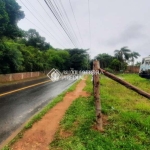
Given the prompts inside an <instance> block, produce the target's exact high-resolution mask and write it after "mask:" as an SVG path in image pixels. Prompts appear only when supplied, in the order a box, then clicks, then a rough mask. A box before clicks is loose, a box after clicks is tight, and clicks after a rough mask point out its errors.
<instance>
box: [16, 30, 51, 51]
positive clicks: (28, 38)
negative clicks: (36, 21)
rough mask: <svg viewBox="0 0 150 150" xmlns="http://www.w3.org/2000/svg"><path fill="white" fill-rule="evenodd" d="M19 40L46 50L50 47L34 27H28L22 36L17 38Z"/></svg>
mask: <svg viewBox="0 0 150 150" xmlns="http://www.w3.org/2000/svg"><path fill="white" fill-rule="evenodd" d="M19 42H20V43H24V44H26V45H27V46H33V47H35V48H39V49H40V50H48V49H50V48H52V46H51V45H50V44H49V43H47V42H45V38H44V37H41V36H40V35H39V33H38V32H37V31H36V30H35V29H29V30H28V31H26V32H24V38H22V39H19Z"/></svg>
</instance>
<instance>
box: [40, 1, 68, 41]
mask: <svg viewBox="0 0 150 150" xmlns="http://www.w3.org/2000/svg"><path fill="white" fill-rule="evenodd" d="M37 1H38V3H39V4H40V6H41V7H42V9H43V10H44V12H45V13H46V14H47V16H48V17H49V18H50V20H51V21H52V22H53V24H54V25H55V27H56V28H57V29H58V30H59V32H61V34H62V35H63V34H64V32H62V30H60V28H59V27H58V24H56V23H55V21H54V20H53V19H52V17H51V15H50V14H49V13H48V12H47V11H46V9H45V8H44V7H43V5H42V4H41V2H40V0H37ZM64 35H65V36H66V34H64ZM65 39H66V38H65ZM67 40H68V38H67V39H66V41H67ZM67 42H68V41H67ZM69 42H70V41H69Z"/></svg>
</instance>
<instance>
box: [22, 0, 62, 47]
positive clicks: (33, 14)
mask: <svg viewBox="0 0 150 150" xmlns="http://www.w3.org/2000/svg"><path fill="white" fill-rule="evenodd" d="M20 1H21V3H22V4H23V6H24V7H26V8H27V9H28V10H29V12H30V13H31V14H32V15H33V16H34V17H35V18H36V19H37V20H38V21H39V22H40V24H41V25H42V26H44V28H45V25H44V24H43V23H42V22H41V21H40V20H39V19H38V18H37V17H36V16H35V15H34V14H33V13H32V11H31V10H30V9H29V8H28V7H27V6H26V5H25V4H24V3H23V2H22V0H20ZM47 31H48V30H47ZM48 32H49V31H48ZM49 33H50V32H49ZM50 35H51V37H52V38H53V40H54V41H57V42H58V43H59V45H61V46H62V47H63V48H64V46H63V45H62V44H61V43H60V42H59V41H58V40H57V39H56V38H55V37H54V36H53V34H51V33H50Z"/></svg>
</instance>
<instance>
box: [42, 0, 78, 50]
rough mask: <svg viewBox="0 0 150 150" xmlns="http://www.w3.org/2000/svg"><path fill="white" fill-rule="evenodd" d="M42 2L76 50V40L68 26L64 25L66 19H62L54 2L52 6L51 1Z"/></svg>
mask: <svg viewBox="0 0 150 150" xmlns="http://www.w3.org/2000/svg"><path fill="white" fill-rule="evenodd" d="M44 1H45V3H46V5H47V6H48V7H49V9H50V10H51V12H52V13H53V15H54V17H55V18H56V20H57V21H58V23H59V24H60V26H61V27H62V29H63V30H64V32H65V33H66V35H67V36H68V38H69V39H70V41H71V42H72V44H73V45H74V46H75V47H76V48H77V47H78V45H77V43H76V39H75V38H74V35H73V34H72V32H71V30H70V28H69V26H68V24H67V23H66V19H65V18H64V15H63V14H62V11H61V10H60V8H59V6H58V5H57V4H56V3H55V2H53V3H54V4H53V3H52V1H51V0H44Z"/></svg>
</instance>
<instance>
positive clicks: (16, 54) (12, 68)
mask: <svg viewBox="0 0 150 150" xmlns="http://www.w3.org/2000/svg"><path fill="white" fill-rule="evenodd" d="M0 50H1V51H0V62H1V63H0V73H4V74H6V73H11V72H18V71H21V70H22V69H23V68H22V63H23V56H22V53H21V52H20V51H19V50H18V49H17V48H16V47H15V46H14V45H13V44H8V43H1V44H0Z"/></svg>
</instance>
